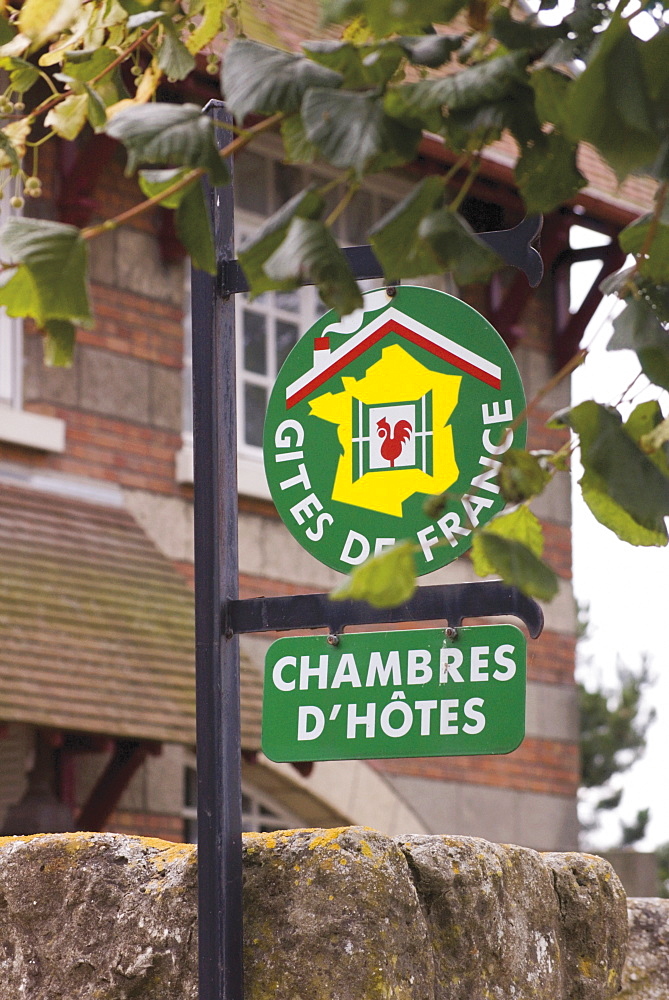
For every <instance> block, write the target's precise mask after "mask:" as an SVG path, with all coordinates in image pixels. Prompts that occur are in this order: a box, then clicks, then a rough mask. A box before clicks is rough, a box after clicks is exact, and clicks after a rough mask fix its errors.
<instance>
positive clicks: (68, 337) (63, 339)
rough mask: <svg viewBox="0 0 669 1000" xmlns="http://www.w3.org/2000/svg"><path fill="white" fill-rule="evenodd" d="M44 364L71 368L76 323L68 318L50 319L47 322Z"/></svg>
mask: <svg viewBox="0 0 669 1000" xmlns="http://www.w3.org/2000/svg"><path fill="white" fill-rule="evenodd" d="M45 331H46V336H45V337H44V364H45V365H48V366H49V367H57V368H71V367H72V357H73V354H74V336H75V330H74V325H73V324H72V323H70V321H69V320H67V319H50V320H47V322H46V324H45Z"/></svg>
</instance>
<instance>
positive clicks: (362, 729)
mask: <svg viewBox="0 0 669 1000" xmlns="http://www.w3.org/2000/svg"><path fill="white" fill-rule="evenodd" d="M526 658H527V652H526V641H525V636H524V635H523V633H522V632H521V631H520V630H519V629H517V628H516V627H515V626H513V625H483V626H473V627H465V628H459V629H457V630H456V635H455V637H453V638H449V637H447V636H446V633H445V631H444V629H443V628H440V629H412V630H405V629H398V630H395V631H393V632H362V633H354V634H349V635H341V636H339V643H338V644H337V645H336V646H333V645H330V644H329V643H328V640H327V637H326V636H323V635H318V636H316V635H314V636H306V637H298V638H293V637H289V638H285V639H278V640H277V641H276V642H274V643H272V645H271V646H270V647H269V649H268V651H267V656H266V658H265V687H264V694H263V721H262V749H263V752H264V753H265V754H266V756H267V757H269V758H270V759H271V760H274V761H284V762H285V761H303V760H309V761H311V760H364V759H372V760H373V759H375V758H380V757H451V756H469V755H470V754H501V753H510V752H511V751H512V750H515V749H516V747H518V746H519V745H520V743H521V742H522V740H523V737H524V735H525V673H526Z"/></svg>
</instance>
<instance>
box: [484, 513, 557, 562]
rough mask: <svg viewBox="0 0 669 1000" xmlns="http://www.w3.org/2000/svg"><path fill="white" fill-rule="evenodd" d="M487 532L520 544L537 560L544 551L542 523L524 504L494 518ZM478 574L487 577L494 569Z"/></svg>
mask: <svg viewBox="0 0 669 1000" xmlns="http://www.w3.org/2000/svg"><path fill="white" fill-rule="evenodd" d="M485 531H486V532H487V533H488V534H491V535H498V536H499V537H500V538H508V539H510V540H512V541H514V542H519V543H520V544H521V545H524V546H525V548H527V549H529V550H530V552H532V553H533V554H534V555H535V556H537V558H539V557H540V556H541V555H542V553H543V551H544V533H543V529H542V527H541V521H540V520H539V518H538V517H537V516H536V514H533V513H532V511H531V510H530V508H529V507H526V506H525V505H524V504H523V505H521V506H520V507H517V508H516V509H515V510H512V511H510V512H509V513H508V514H501V515H499V516H498V517H496V518H494V519H493V520H492V521H490V523H489V524H488V525H487V526H486V528H485ZM481 569H484V567H483V566H481ZM476 572H477V573H478V574H479V576H487V575H488V574H490V573H492V572H494V571H493V570H492V569H485V571H484V572H479V570H477V571H476Z"/></svg>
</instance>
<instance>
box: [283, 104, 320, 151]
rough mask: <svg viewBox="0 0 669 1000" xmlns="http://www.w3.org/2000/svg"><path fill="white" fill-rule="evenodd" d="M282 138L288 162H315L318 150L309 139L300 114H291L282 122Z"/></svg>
mask: <svg viewBox="0 0 669 1000" xmlns="http://www.w3.org/2000/svg"><path fill="white" fill-rule="evenodd" d="M281 138H282V139H283V148H284V152H285V154H286V160H287V162H288V163H313V162H314V160H315V159H316V157H317V156H318V150H317V149H316V147H315V146H314V144H313V143H312V142H309V140H308V139H307V136H306V133H305V131H304V122H303V121H302V118H301V117H300V115H291V116H290V117H289V118H284V120H283V121H282V122H281Z"/></svg>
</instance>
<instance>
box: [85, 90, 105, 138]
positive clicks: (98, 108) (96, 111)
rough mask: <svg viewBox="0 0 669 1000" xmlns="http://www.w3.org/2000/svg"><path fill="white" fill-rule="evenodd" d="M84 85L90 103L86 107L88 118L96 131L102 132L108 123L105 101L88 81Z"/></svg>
mask: <svg viewBox="0 0 669 1000" xmlns="http://www.w3.org/2000/svg"><path fill="white" fill-rule="evenodd" d="M83 86H84V88H85V90H86V96H87V98H88V105H87V108H86V113H87V115H88V120H89V122H90V123H91V125H92V126H93V128H94V129H95V131H96V132H101V131H102V130H103V129H104V127H105V125H106V124H107V115H106V114H105V104H104V101H103V100H102V98H101V97H100V95H99V94H98V93H97V92H96V91H95V90H93V88H92V87H90V86H89V85H88V84H87V83H84V84H83Z"/></svg>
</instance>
